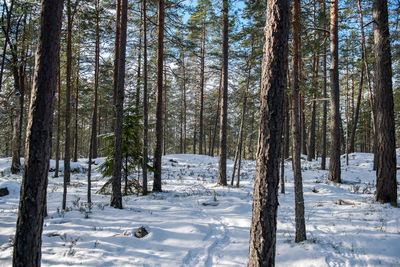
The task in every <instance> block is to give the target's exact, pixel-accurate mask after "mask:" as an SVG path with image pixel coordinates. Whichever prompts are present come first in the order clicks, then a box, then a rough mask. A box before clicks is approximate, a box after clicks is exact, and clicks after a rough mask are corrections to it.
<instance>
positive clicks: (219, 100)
mask: <svg viewBox="0 0 400 267" xmlns="http://www.w3.org/2000/svg"><path fill="white" fill-rule="evenodd" d="M221 89H222V66H221V74H220V77H219V86H218V99H217V113H216V115H215V121H214V131H213V132H214V134H213V139H212V145H211V152H209V154H210V156H212V157H214V148H215V141H216V137H217V127H218V119H219V117H220V116H219V112H220V110H221ZM209 151H210V150H209Z"/></svg>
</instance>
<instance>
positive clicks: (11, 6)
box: [0, 0, 15, 93]
mask: <svg viewBox="0 0 400 267" xmlns="http://www.w3.org/2000/svg"><path fill="white" fill-rule="evenodd" d="M14 2H15V1H14V0H11V3H10V9H9V10H7V3H6V1H4V6H3V8H4V7H5V8H6V10H7V26H6V30H5V33H4V35H5V40H4V45H3V56H2V58H1V69H0V93H1V88H2V85H3V72H4V64H5V60H6V52H7V43H8V42H9V36H8V35H9V32H10V27H11V15H12V10H13V7H14Z"/></svg>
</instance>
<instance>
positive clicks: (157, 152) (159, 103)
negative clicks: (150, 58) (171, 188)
mask: <svg viewBox="0 0 400 267" xmlns="http://www.w3.org/2000/svg"><path fill="white" fill-rule="evenodd" d="M164 5H165V3H164V0H159V1H158V23H157V25H158V45H157V90H156V148H155V149H154V164H153V168H154V182H153V192H161V191H162V190H161V160H162V142H163V114H162V110H163V65H164V8H165V7H164Z"/></svg>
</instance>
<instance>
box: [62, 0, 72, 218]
mask: <svg viewBox="0 0 400 267" xmlns="http://www.w3.org/2000/svg"><path fill="white" fill-rule="evenodd" d="M72 20H73V18H72V12H71V0H67V70H66V72H67V80H66V84H67V86H66V91H65V125H64V127H65V143H64V191H63V199H62V209H63V210H65V208H66V202H67V185H68V184H69V183H70V181H71V171H70V169H71V168H70V161H71V154H70V142H71V141H70V140H71V139H70V125H69V124H70V121H71V76H72V70H71V69H72V23H73V21H72Z"/></svg>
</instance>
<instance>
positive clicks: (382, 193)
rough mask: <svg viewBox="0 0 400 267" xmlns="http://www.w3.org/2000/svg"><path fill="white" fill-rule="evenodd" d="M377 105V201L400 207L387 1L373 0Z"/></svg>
mask: <svg viewBox="0 0 400 267" xmlns="http://www.w3.org/2000/svg"><path fill="white" fill-rule="evenodd" d="M372 10H373V12H372V13H373V19H374V45H375V50H374V54H375V83H374V84H375V107H376V140H377V146H376V157H377V166H376V167H377V168H376V200H377V201H380V202H383V203H387V202H390V203H392V204H393V205H396V206H397V181H396V150H395V147H396V142H395V128H394V113H393V85H392V58H391V51H390V50H391V49H390V33H389V22H388V3H387V0H374V1H373V7H372Z"/></svg>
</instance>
